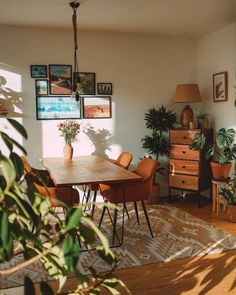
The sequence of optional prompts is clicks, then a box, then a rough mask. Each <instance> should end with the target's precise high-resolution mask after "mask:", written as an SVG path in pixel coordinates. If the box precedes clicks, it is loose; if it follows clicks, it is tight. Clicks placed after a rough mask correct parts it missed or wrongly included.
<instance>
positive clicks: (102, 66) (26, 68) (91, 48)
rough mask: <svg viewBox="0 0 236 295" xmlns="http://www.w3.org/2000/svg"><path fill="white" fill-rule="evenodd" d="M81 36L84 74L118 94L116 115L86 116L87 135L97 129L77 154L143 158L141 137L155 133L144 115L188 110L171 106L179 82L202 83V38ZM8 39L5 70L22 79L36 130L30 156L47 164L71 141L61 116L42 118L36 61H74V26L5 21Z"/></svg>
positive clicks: (1, 30) (4, 40) (0, 33)
mask: <svg viewBox="0 0 236 295" xmlns="http://www.w3.org/2000/svg"><path fill="white" fill-rule="evenodd" d="M78 38H79V64H80V71H91V72H95V73H96V78H97V82H112V83H113V89H114V95H113V96H112V119H100V120H83V122H82V125H83V128H82V129H83V130H84V132H85V133H86V128H87V127H88V126H90V127H91V131H90V133H91V134H92V141H91V140H90V139H89V138H88V136H87V135H86V134H85V133H84V132H82V133H81V135H80V137H79V142H78V143H77V144H76V145H74V147H75V155H81V154H91V153H93V152H95V153H97V154H100V155H103V156H105V155H107V156H109V157H111V158H115V157H116V156H117V155H118V154H119V152H120V151H122V150H128V151H130V152H132V153H133V154H134V163H137V161H138V159H139V158H140V157H142V156H143V154H144V153H145V151H144V150H142V148H141V138H142V137H143V136H144V135H145V134H147V133H148V131H147V130H146V129H145V122H144V113H145V112H146V111H147V110H148V108H150V107H160V106H161V105H165V106H167V107H168V108H172V109H173V108H176V109H181V108H182V105H175V104H172V105H171V98H172V97H173V95H174V91H175V87H176V84H179V83H192V82H196V41H195V40H194V39H191V38H177V37H157V36H153V35H139V34H123V33H105V32H87V31H83V32H79V34H78ZM0 40H1V44H2V45H1V46H0V70H1V69H4V70H7V71H10V72H14V73H17V74H19V75H20V77H21V83H22V85H21V86H22V92H19V93H14V96H15V97H16V98H17V99H18V100H19V98H21V97H22V99H23V124H24V126H25V127H26V129H27V131H28V133H29V140H28V141H27V142H26V143H25V147H26V149H27V150H28V154H29V160H30V161H31V162H32V164H33V165H35V166H39V164H38V158H39V157H42V156H43V157H45V156H62V149H63V145H64V143H63V139H62V138H60V136H59V132H58V130H57V124H58V122H59V121H37V120H36V115H35V112H36V111H35V109H36V107H35V88H34V79H32V78H31V77H30V65H32V64H72V57H73V40H72V30H71V31H70V30H68V31H67V30H52V29H33V28H16V27H4V26H2V27H0ZM0 76H1V73H0ZM104 137H105V144H104ZM107 142H109V143H110V144H108V146H106V144H107ZM165 180H166V177H165ZM163 191H165V186H164V187H163Z"/></svg>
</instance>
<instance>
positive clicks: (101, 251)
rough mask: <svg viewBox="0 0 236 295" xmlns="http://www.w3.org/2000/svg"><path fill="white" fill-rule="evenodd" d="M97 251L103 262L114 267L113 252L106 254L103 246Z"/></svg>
mask: <svg viewBox="0 0 236 295" xmlns="http://www.w3.org/2000/svg"><path fill="white" fill-rule="evenodd" d="M96 250H97V254H98V256H99V257H101V258H102V260H104V261H105V262H106V263H107V264H109V265H112V264H113V263H114V255H113V253H112V252H108V253H106V252H105V251H104V248H103V247H101V246H98V247H97V248H96Z"/></svg>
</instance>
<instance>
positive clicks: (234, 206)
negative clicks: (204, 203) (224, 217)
mask: <svg viewBox="0 0 236 295" xmlns="http://www.w3.org/2000/svg"><path fill="white" fill-rule="evenodd" d="M220 195H222V196H223V197H224V199H225V200H226V202H227V205H228V207H229V210H228V216H229V221H231V222H236V188H235V186H234V185H233V183H229V184H228V188H221V191H220Z"/></svg>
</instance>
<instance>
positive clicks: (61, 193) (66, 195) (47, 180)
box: [21, 156, 80, 207]
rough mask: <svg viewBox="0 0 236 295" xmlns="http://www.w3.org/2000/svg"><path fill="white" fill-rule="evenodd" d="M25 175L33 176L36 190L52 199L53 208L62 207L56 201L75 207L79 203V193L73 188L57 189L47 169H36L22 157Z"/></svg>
mask: <svg viewBox="0 0 236 295" xmlns="http://www.w3.org/2000/svg"><path fill="white" fill-rule="evenodd" d="M21 160H22V163H23V166H24V170H25V174H30V175H32V176H33V179H34V185H35V187H36V189H37V190H38V191H39V192H40V193H41V194H42V195H44V196H47V197H50V198H51V205H52V206H53V207H58V206H60V205H59V203H57V202H56V201H55V200H58V201H60V202H63V203H65V204H66V205H67V206H73V205H74V204H75V203H77V204H78V203H79V200H80V199H79V192H78V191H77V190H76V189H74V188H72V187H65V188H62V187H56V186H55V184H54V182H53V180H52V178H51V176H50V174H49V172H48V171H47V170H46V169H36V168H34V167H32V166H31V165H30V163H29V161H28V160H27V159H26V158H25V157H23V156H22V157H21Z"/></svg>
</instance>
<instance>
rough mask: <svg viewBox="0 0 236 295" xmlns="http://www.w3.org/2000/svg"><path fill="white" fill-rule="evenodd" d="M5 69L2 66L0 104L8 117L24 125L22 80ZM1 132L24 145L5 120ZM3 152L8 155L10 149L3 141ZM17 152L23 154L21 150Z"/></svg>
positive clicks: (0, 127) (0, 124)
mask: <svg viewBox="0 0 236 295" xmlns="http://www.w3.org/2000/svg"><path fill="white" fill-rule="evenodd" d="M5 68H6V66H5V65H2V64H0V103H1V104H2V105H3V106H4V108H5V109H6V110H7V111H8V115H7V117H14V119H15V120H17V121H18V122H20V123H22V118H20V117H22V115H21V114H22V96H21V94H22V93H21V91H22V78H21V75H20V74H17V73H14V72H12V71H10V70H6V69H5ZM16 117H17V118H16ZM0 130H1V131H3V132H5V133H7V135H9V136H10V137H12V138H14V139H15V140H16V141H17V142H18V143H20V144H22V143H23V138H22V137H21V135H20V134H19V133H18V132H16V131H15V129H14V128H13V127H11V125H10V124H9V123H8V122H7V120H6V119H5V118H0ZM1 150H2V151H3V153H6V154H8V149H7V147H6V146H5V144H4V143H3V142H2V141H1ZM17 152H19V153H21V152H20V151H19V150H17Z"/></svg>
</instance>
